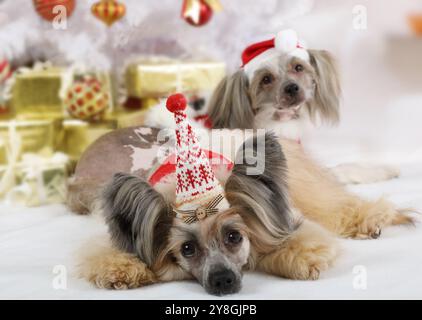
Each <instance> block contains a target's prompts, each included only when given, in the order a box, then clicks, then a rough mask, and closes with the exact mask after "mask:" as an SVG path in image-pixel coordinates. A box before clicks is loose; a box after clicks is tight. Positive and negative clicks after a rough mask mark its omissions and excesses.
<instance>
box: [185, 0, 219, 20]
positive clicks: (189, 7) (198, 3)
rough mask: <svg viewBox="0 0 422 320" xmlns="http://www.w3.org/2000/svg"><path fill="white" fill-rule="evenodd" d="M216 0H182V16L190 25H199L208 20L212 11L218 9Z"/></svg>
mask: <svg viewBox="0 0 422 320" xmlns="http://www.w3.org/2000/svg"><path fill="white" fill-rule="evenodd" d="M220 10H221V5H220V2H219V1H218V0H184V1H183V6H182V18H183V19H185V21H186V22H187V23H189V24H190V25H192V26H195V27H200V26H203V25H204V24H206V23H207V22H208V21H210V19H211V17H212V15H213V13H214V11H215V12H217V11H220Z"/></svg>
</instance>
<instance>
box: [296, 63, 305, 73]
mask: <svg viewBox="0 0 422 320" xmlns="http://www.w3.org/2000/svg"><path fill="white" fill-rule="evenodd" d="M295 70H296V72H302V71H303V66H302V65H301V64H297V65H296V66H295Z"/></svg>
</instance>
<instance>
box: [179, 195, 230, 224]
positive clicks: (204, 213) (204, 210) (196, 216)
mask: <svg viewBox="0 0 422 320" xmlns="http://www.w3.org/2000/svg"><path fill="white" fill-rule="evenodd" d="M223 199H224V198H223V196H222V195H221V194H219V195H218V196H216V197H215V198H214V199H212V200H211V201H210V202H209V203H208V204H207V205H206V206H205V207H203V206H200V207H198V208H196V209H195V210H179V209H176V208H173V211H174V212H175V213H176V217H178V218H180V219H182V220H183V221H184V222H185V223H187V224H191V223H194V222H196V221H199V220H203V219H205V218H206V217H209V216H211V215H213V214H216V213H218V208H217V206H218V204H219V203H220V202H221V200H223Z"/></svg>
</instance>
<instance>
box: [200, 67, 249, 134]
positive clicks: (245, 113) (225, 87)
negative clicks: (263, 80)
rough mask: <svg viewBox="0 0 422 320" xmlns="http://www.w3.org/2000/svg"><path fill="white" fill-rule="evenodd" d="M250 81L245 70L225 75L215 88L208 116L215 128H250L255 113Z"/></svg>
mask: <svg viewBox="0 0 422 320" xmlns="http://www.w3.org/2000/svg"><path fill="white" fill-rule="evenodd" d="M248 87H249V81H248V78H247V76H246V74H245V73H244V72H243V70H239V71H237V72H236V73H234V74H233V75H232V76H227V77H225V78H224V79H223V80H222V81H221V82H220V84H219V85H218V86H217V88H216V89H215V91H214V93H213V96H212V97H211V100H210V104H209V106H208V116H209V118H210V120H211V122H212V126H213V128H215V129H221V128H227V129H238V128H240V129H243V128H245V129H248V128H251V124H253V120H254V113H253V110H252V105H251V101H250V98H249V94H248Z"/></svg>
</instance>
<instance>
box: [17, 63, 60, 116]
mask: <svg viewBox="0 0 422 320" xmlns="http://www.w3.org/2000/svg"><path fill="white" fill-rule="evenodd" d="M63 74H64V69H62V68H49V69H43V70H32V71H28V72H25V73H21V74H18V75H16V78H15V83H14V85H13V88H12V97H11V106H12V110H13V112H14V113H15V114H17V115H25V117H26V118H30V117H31V118H39V117H44V118H45V117H46V115H48V116H49V117H63V116H64V110H63V103H62V100H61V98H60V90H61V88H62V83H63Z"/></svg>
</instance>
